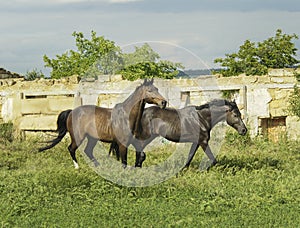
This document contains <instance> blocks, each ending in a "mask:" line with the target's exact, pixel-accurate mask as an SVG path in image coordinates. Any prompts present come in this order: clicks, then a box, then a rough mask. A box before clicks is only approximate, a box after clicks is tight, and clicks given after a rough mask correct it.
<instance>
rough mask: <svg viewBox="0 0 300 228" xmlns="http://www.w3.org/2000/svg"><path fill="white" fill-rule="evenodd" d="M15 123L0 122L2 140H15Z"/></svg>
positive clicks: (0, 138) (0, 137)
mask: <svg viewBox="0 0 300 228" xmlns="http://www.w3.org/2000/svg"><path fill="white" fill-rule="evenodd" d="M13 129H14V128H13V124H12V123H11V122H9V123H1V124H0V142H1V141H2V142H6V141H9V142H12V141H13V132H14V130H13Z"/></svg>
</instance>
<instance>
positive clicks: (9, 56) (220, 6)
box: [0, 0, 300, 75]
mask: <svg viewBox="0 0 300 228" xmlns="http://www.w3.org/2000/svg"><path fill="white" fill-rule="evenodd" d="M299 24H300V1H299V0H285V1H282V0H9V1H7V0H0V29H1V30H0V31H1V35H0V48H1V51H0V67H4V68H5V69H7V70H9V71H12V72H16V73H20V74H23V75H24V74H26V72H28V71H31V70H33V69H37V70H41V71H42V72H44V73H45V74H46V75H49V72H50V70H51V69H49V68H45V67H44V62H43V55H47V56H48V57H50V58H55V56H56V55H60V54H62V53H64V52H66V51H67V50H71V49H73V50H75V49H76V47H75V39H74V37H73V36H72V33H73V32H74V31H76V32H83V33H84V35H85V37H87V38H90V33H91V31H92V30H93V31H95V32H96V33H97V35H98V36H104V37H105V38H106V39H109V40H112V41H114V42H115V43H116V45H118V46H120V47H122V48H123V50H124V51H125V52H126V50H127V51H129V50H130V48H132V47H133V46H139V45H141V44H143V43H145V42H147V43H149V44H150V45H151V46H152V47H153V49H154V50H155V51H156V52H158V53H159V54H160V56H161V58H162V59H168V60H171V61H176V62H181V63H183V65H184V66H185V69H197V68H198V69H199V68H200V69H206V68H213V67H218V65H215V64H214V59H216V58H220V57H224V56H225V54H226V53H233V52H236V51H238V49H239V46H240V45H242V44H243V42H244V41H245V40H247V39H248V40H251V41H254V42H257V41H263V40H265V39H267V38H269V37H272V36H274V35H275V32H276V30H277V29H282V31H283V33H286V34H294V33H295V34H297V35H298V36H300V26H299ZM294 42H295V44H296V48H298V49H300V41H299V40H294ZM297 54H298V56H297V58H300V52H299V51H298V53H297Z"/></svg>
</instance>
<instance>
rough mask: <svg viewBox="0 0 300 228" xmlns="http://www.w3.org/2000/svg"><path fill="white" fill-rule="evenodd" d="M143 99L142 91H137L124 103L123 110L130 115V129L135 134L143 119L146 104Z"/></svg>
mask: <svg viewBox="0 0 300 228" xmlns="http://www.w3.org/2000/svg"><path fill="white" fill-rule="evenodd" d="M142 97H143V96H142V93H141V92H140V90H136V91H135V92H134V93H133V94H131V95H130V96H129V97H128V98H127V99H126V100H125V101H124V102H123V108H124V110H125V112H126V113H127V114H128V118H129V121H130V128H131V130H133V131H134V132H136V131H137V129H138V128H139V126H140V122H141V118H142V115H143V111H144V108H145V103H144V101H143V99H142Z"/></svg>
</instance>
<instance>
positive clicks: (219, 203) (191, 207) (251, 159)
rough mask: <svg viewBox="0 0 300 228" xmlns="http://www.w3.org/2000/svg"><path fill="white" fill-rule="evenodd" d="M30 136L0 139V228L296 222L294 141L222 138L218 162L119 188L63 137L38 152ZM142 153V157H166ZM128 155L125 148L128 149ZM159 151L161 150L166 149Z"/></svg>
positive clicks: (297, 152) (299, 186) (298, 195)
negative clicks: (147, 184)
mask: <svg viewBox="0 0 300 228" xmlns="http://www.w3.org/2000/svg"><path fill="white" fill-rule="evenodd" d="M38 146H39V144H38V142H37V140H35V139H31V140H26V141H22V142H21V141H14V142H9V141H6V140H1V144H0V180H1V181H0V227H242V226H243V227H299V224H300V206H299V205H300V145H299V143H298V142H289V141H282V142H279V143H277V144H274V143H271V142H268V141H266V140H262V139H253V140H249V138H246V139H244V138H241V137H238V136H235V135H232V134H231V135H229V136H227V140H226V143H224V144H223V146H222V150H221V152H220V154H219V155H218V157H217V158H218V164H217V165H216V166H214V167H212V168H211V169H210V170H209V171H199V169H198V166H199V163H200V161H201V159H202V156H203V155H204V153H203V152H202V151H200V150H199V151H198V153H197V154H196V157H195V159H194V160H193V162H192V167H191V168H190V169H189V170H186V171H184V172H182V173H180V174H179V175H178V176H177V177H176V176H175V177H172V178H171V179H169V180H167V181H165V182H163V183H160V184H157V185H154V186H150V187H124V186H119V185H116V184H114V183H112V182H110V181H107V180H105V179H104V178H102V177H101V176H99V175H98V174H97V173H96V172H94V171H93V170H92V169H91V168H90V167H89V166H88V165H87V163H85V162H84V160H83V157H82V155H80V153H78V157H79V163H80V165H81V168H80V169H79V170H75V169H74V168H73V164H72V161H71V158H70V156H69V154H68V153H67V149H66V147H67V142H63V143H61V144H59V145H58V146H57V147H56V148H54V149H52V150H49V151H47V152H45V153H38V152H36V148H37V147H38ZM164 151H165V152H162V153H161V154H160V153H155V154H153V155H151V154H149V156H148V160H147V162H150V161H151V160H153V161H155V160H156V159H161V158H162V157H164V156H168V153H169V154H170V153H171V151H169V152H168V150H167V149H164ZM132 153H133V152H132ZM166 154H167V155H166Z"/></svg>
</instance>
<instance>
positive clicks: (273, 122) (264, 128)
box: [259, 116, 286, 142]
mask: <svg viewBox="0 0 300 228" xmlns="http://www.w3.org/2000/svg"><path fill="white" fill-rule="evenodd" d="M259 128H260V130H259V132H260V133H261V135H263V136H265V137H266V138H268V139H269V140H271V141H274V142H278V141H279V140H280V139H283V138H286V116H278V117H272V118H260V119H259Z"/></svg>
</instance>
